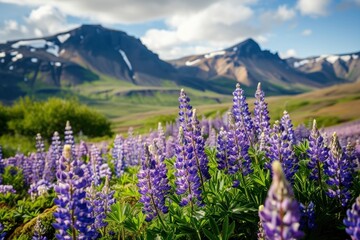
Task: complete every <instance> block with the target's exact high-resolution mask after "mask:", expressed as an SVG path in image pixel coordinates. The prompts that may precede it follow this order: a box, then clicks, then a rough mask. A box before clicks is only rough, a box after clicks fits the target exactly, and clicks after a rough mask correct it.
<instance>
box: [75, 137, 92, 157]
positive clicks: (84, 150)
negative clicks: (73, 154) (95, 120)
mask: <svg viewBox="0 0 360 240" xmlns="http://www.w3.org/2000/svg"><path fill="white" fill-rule="evenodd" d="M77 155H78V157H79V158H85V159H86V157H87V156H88V155H89V148H88V146H87V144H86V142H84V141H83V140H81V141H80V145H79V149H78V154H77Z"/></svg>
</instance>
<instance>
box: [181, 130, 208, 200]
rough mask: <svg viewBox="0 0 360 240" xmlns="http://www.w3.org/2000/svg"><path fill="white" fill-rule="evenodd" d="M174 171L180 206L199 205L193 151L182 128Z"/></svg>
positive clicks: (199, 184)
mask: <svg viewBox="0 0 360 240" xmlns="http://www.w3.org/2000/svg"><path fill="white" fill-rule="evenodd" d="M175 169H176V172H175V178H176V180H175V183H176V193H177V194H178V195H182V198H181V202H180V205H182V206H185V205H187V204H188V203H191V204H192V202H195V203H197V204H198V205H201V204H202V198H201V181H200V177H199V175H198V168H197V166H196V160H195V159H194V149H193V147H192V146H191V144H189V141H188V139H186V137H185V135H184V131H183V128H182V127H180V130H179V140H178V145H177V147H176V162H175Z"/></svg>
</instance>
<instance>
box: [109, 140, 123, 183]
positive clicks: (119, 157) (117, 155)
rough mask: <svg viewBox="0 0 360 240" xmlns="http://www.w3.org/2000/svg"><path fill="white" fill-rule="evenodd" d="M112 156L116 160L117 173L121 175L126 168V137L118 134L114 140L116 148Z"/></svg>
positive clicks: (118, 175)
mask: <svg viewBox="0 0 360 240" xmlns="http://www.w3.org/2000/svg"><path fill="white" fill-rule="evenodd" d="M112 157H113V161H114V167H115V174H116V176H117V177H120V176H121V175H122V174H123V172H124V169H125V166H126V165H125V154H124V139H123V138H122V137H121V136H120V135H116V137H115V140H114V148H113V149H112Z"/></svg>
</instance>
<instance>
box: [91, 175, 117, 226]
mask: <svg viewBox="0 0 360 240" xmlns="http://www.w3.org/2000/svg"><path fill="white" fill-rule="evenodd" d="M114 193H115V191H111V190H110V186H109V176H106V177H105V184H104V186H103V188H102V190H101V192H100V193H99V202H98V204H97V208H96V218H95V227H96V228H97V229H99V228H102V227H106V226H107V222H105V221H104V220H105V218H106V215H107V214H108V212H109V211H110V206H111V205H113V204H114V203H115V198H114Z"/></svg>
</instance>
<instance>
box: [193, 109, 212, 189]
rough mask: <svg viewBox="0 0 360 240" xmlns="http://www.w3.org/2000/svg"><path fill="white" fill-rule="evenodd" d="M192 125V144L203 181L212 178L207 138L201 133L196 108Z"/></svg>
mask: <svg viewBox="0 0 360 240" xmlns="http://www.w3.org/2000/svg"><path fill="white" fill-rule="evenodd" d="M191 125H192V134H191V144H192V147H193V150H194V155H195V160H196V165H197V167H198V172H199V175H200V178H201V180H202V183H203V182H204V181H205V180H206V179H209V178H210V173H209V166H208V164H209V160H208V158H207V156H206V154H205V140H204V138H203V137H202V135H201V129H200V126H199V121H198V119H197V116H196V109H193V113H192V118H191Z"/></svg>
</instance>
